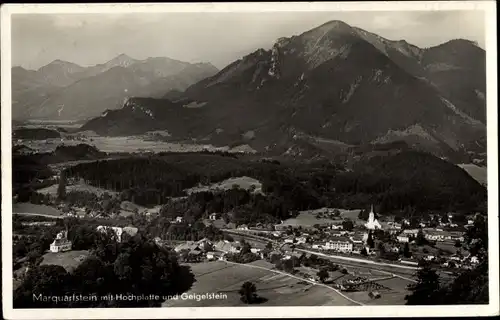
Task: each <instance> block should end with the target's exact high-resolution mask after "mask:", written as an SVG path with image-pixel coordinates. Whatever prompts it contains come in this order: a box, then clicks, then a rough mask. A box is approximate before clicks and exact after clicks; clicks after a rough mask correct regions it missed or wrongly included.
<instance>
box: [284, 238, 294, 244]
mask: <svg viewBox="0 0 500 320" xmlns="http://www.w3.org/2000/svg"><path fill="white" fill-rule="evenodd" d="M284 242H285V243H293V238H288V239H285V241H284Z"/></svg>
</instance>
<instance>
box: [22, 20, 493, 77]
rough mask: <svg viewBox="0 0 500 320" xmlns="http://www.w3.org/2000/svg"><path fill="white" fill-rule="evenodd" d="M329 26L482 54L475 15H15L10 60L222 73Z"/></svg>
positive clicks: (481, 32) (481, 36)
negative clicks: (138, 62) (113, 62)
mask: <svg viewBox="0 0 500 320" xmlns="http://www.w3.org/2000/svg"><path fill="white" fill-rule="evenodd" d="M330 20H342V21H344V22H346V23H348V24H350V25H351V26H356V27H360V28H362V29H365V30H367V31H370V32H374V33H377V34H379V35H380V36H383V37H385V38H388V39H391V40H400V39H405V40H406V41H408V42H410V43H412V44H415V45H417V46H419V47H428V46H433V45H437V44H440V43H443V42H446V41H448V40H451V39H455V38H465V39H469V40H473V41H477V42H478V44H479V45H480V46H481V47H483V48H484V47H485V26H484V14H483V12H482V11H406V12H273V13H196V12H195V13H135V14H121V15H118V14H95V13H94V14H79V15H76V14H58V15H55V14H36V15H28V14H17V15H12V61H13V65H21V66H23V67H25V68H28V69H37V68H39V67H41V66H43V65H45V64H47V63H50V62H51V61H53V60H55V59H61V60H66V61H71V62H74V63H77V64H80V65H82V66H88V65H95V64H98V63H103V62H106V61H108V60H110V59H112V58H114V57H115V56H117V55H119V54H121V53H125V54H127V55H129V56H130V57H132V58H136V59H145V58H148V57H170V58H173V59H179V60H183V61H188V62H200V61H205V62H212V63H213V64H214V65H215V66H217V67H218V68H223V67H224V66H226V65H227V64H229V63H230V62H232V61H234V60H236V59H239V58H240V57H242V56H243V55H246V54H248V53H250V52H252V51H254V50H256V49H258V48H265V49H269V48H270V47H271V46H272V44H273V43H274V41H275V40H276V39H277V38H279V37H289V36H292V35H298V34H300V33H302V32H305V31H307V30H309V29H312V28H314V27H316V26H319V25H321V24H323V23H325V22H327V21H330Z"/></svg>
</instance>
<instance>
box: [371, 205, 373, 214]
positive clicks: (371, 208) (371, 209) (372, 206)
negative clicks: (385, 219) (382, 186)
mask: <svg viewBox="0 0 500 320" xmlns="http://www.w3.org/2000/svg"><path fill="white" fill-rule="evenodd" d="M370 212H373V204H372V208H371V209H370Z"/></svg>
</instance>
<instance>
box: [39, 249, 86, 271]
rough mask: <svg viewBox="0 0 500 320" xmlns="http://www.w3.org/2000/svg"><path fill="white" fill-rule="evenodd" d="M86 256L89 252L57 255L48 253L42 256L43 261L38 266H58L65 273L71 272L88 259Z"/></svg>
mask: <svg viewBox="0 0 500 320" xmlns="http://www.w3.org/2000/svg"><path fill="white" fill-rule="evenodd" d="M88 255H89V252H88V251H87V250H80V251H67V252H59V253H53V252H48V253H46V254H44V255H43V261H42V263H40V265H49V264H53V265H58V266H61V267H63V268H64V269H66V271H68V272H71V271H73V270H74V269H75V268H76V267H78V266H79V265H80V263H82V261H83V260H85V259H86V258H87V257H88Z"/></svg>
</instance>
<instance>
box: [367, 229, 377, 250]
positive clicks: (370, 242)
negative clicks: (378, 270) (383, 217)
mask: <svg viewBox="0 0 500 320" xmlns="http://www.w3.org/2000/svg"><path fill="white" fill-rule="evenodd" d="M366 244H367V245H368V246H369V247H370V249H373V248H375V241H373V234H372V232H371V231H370V232H369V233H368V239H367V240H366Z"/></svg>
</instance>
